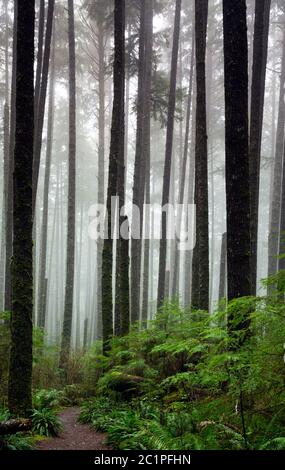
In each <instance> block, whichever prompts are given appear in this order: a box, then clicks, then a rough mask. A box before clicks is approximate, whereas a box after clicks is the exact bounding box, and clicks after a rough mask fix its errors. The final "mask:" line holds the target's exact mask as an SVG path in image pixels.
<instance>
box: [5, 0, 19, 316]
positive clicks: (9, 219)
mask: <svg viewBox="0 0 285 470" xmlns="http://www.w3.org/2000/svg"><path fill="white" fill-rule="evenodd" d="M17 5H18V2H15V3H14V28H13V63H12V85H11V105H10V108H11V112H10V138H9V164H8V165H7V166H8V169H7V172H8V188H7V200H6V226H5V247H6V257H5V293H4V310H6V311H11V308H12V304H11V300H12V297H11V295H12V294H11V292H12V285H11V259H12V253H13V249H12V244H13V171H14V148H15V126H16V61H17Z"/></svg>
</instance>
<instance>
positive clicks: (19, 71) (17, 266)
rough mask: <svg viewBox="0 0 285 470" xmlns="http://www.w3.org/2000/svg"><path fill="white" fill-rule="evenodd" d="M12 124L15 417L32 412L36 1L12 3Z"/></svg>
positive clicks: (10, 395)
mask: <svg viewBox="0 0 285 470" xmlns="http://www.w3.org/2000/svg"><path fill="white" fill-rule="evenodd" d="M17 3H18V5H17V54H16V60H17V66H16V126H15V153H14V164H15V166H14V173H13V183H14V193H13V195H14V199H13V202H14V204H13V226H14V236H13V264H12V315H11V351H10V365H9V385H8V405H9V410H10V412H11V413H12V414H13V415H16V416H28V415H30V413H31V411H32V361H33V354H32V333H33V326H32V312H33V250H32V246H33V242H32V162H33V131H34V28H35V25H34V22H35V2H34V0H27V1H25V2H17Z"/></svg>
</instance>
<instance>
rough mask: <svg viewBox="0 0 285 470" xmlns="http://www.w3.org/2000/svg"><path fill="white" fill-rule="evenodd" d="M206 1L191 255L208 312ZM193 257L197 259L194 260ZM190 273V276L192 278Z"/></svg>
mask: <svg viewBox="0 0 285 470" xmlns="http://www.w3.org/2000/svg"><path fill="white" fill-rule="evenodd" d="M207 20H208V0H196V2H195V39H196V90H197V91H196V93H197V95H196V100H197V104H196V137H195V204H196V247H195V251H194V266H196V268H197V269H196V271H197V272H196V273H195V278H196V279H197V283H196V286H195V290H196V289H198V293H196V294H195V295H196V296H197V302H195V303H196V305H195V303H193V305H194V306H195V307H198V308H199V309H202V310H208V309H209V214H208V151H207V116H206V114H207V113H206V65H205V57H206V37H207ZM195 257H196V258H197V259H196V260H195ZM194 272H195V271H194V270H193V274H194Z"/></svg>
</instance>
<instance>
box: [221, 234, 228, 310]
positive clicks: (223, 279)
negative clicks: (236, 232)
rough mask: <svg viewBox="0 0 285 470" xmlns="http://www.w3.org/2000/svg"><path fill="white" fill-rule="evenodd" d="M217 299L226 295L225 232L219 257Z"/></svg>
mask: <svg viewBox="0 0 285 470" xmlns="http://www.w3.org/2000/svg"><path fill="white" fill-rule="evenodd" d="M219 281H220V282H219V301H221V300H222V299H224V298H225V297H226V295H227V234H226V232H225V233H223V235H222V244H221V258H220V280H219Z"/></svg>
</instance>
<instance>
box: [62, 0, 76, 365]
mask: <svg viewBox="0 0 285 470" xmlns="http://www.w3.org/2000/svg"><path fill="white" fill-rule="evenodd" d="M68 44H69V158H68V208H67V244H66V280H65V300H64V317H63V327H62V338H61V354H60V356H61V357H60V363H61V365H64V364H65V361H66V359H67V357H68V355H69V350H70V340H71V329H72V314H73V290H74V256H75V253H74V252H75V205H76V75H75V74H76V66H75V35H74V2H73V0H68Z"/></svg>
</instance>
